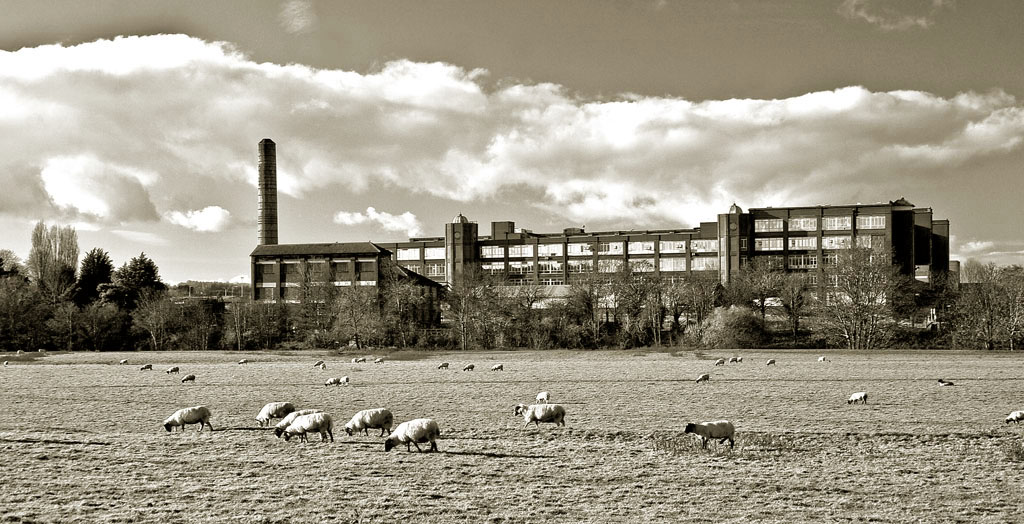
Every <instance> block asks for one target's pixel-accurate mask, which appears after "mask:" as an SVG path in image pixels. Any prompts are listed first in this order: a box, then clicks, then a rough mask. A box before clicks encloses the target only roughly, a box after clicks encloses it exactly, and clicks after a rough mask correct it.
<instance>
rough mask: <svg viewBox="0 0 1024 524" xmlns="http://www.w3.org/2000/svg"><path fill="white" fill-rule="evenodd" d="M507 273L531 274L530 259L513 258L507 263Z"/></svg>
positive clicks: (531, 262)
mask: <svg viewBox="0 0 1024 524" xmlns="http://www.w3.org/2000/svg"><path fill="white" fill-rule="evenodd" d="M508 274H510V275H532V274H533V261H532V260H513V261H511V262H509V263H508Z"/></svg>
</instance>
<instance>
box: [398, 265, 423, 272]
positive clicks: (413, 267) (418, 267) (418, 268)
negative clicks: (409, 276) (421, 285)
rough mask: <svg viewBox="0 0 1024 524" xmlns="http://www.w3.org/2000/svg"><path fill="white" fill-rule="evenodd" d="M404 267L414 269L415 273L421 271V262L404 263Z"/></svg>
mask: <svg viewBox="0 0 1024 524" xmlns="http://www.w3.org/2000/svg"><path fill="white" fill-rule="evenodd" d="M402 267H404V268H405V269H408V270H409V271H412V272H413V273H419V272H420V265H419V264H402Z"/></svg>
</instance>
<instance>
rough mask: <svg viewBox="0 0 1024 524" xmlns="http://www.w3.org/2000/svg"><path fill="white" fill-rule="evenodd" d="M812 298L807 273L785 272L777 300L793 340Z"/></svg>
mask: <svg viewBox="0 0 1024 524" xmlns="http://www.w3.org/2000/svg"><path fill="white" fill-rule="evenodd" d="M812 299H813V294H812V292H811V284H810V282H809V281H808V278H807V273H787V274H786V275H785V278H784V279H783V280H782V285H781V286H780V287H779V301H781V302H782V310H783V311H785V312H786V318H787V319H788V320H789V327H790V330H791V332H792V334H793V340H794V341H796V338H797V336H798V334H799V331H800V319H801V318H803V317H804V315H805V314H806V312H807V310H808V309H809V306H810V305H811V301H812Z"/></svg>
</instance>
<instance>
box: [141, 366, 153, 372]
mask: <svg viewBox="0 0 1024 524" xmlns="http://www.w3.org/2000/svg"><path fill="white" fill-rule="evenodd" d="M150 369H153V364H146V365H145V366H142V367H141V368H139V371H148V370H150Z"/></svg>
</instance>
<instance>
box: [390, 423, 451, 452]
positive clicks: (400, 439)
mask: <svg viewBox="0 0 1024 524" xmlns="http://www.w3.org/2000/svg"><path fill="white" fill-rule="evenodd" d="M440 436H441V428H439V427H438V425H437V422H434V421H433V420H431V419H429V418H418V419H415V420H410V421H407V422H402V423H401V424H399V425H398V427H397V428H395V430H394V431H393V432H391V435H389V436H388V438H386V439H384V451H391V448H393V447H395V446H397V445H398V444H403V443H404V444H405V449H406V451H412V448H410V447H409V444H412V445H414V446H416V451H419V452H423V450H422V449H420V444H423V443H427V442H430V449H429V450H428V451H437V442H436V440H437V437H440Z"/></svg>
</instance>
